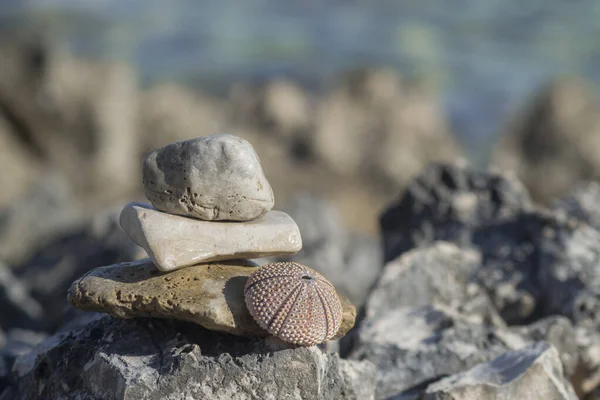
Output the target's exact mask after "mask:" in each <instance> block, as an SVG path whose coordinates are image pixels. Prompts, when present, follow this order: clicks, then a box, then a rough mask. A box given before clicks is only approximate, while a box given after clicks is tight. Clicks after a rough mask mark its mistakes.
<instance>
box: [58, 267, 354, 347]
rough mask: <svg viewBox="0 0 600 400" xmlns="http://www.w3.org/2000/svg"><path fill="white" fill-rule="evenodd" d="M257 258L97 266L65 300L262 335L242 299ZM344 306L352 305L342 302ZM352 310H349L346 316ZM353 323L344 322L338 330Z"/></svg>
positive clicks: (88, 307) (116, 312) (128, 314)
mask: <svg viewBox="0 0 600 400" xmlns="http://www.w3.org/2000/svg"><path fill="white" fill-rule="evenodd" d="M254 266H256V264H254V263H252V262H249V261H243V260H237V261H228V262H222V263H213V264H201V265H196V266H192V267H189V268H182V269H179V270H176V271H173V272H169V273H166V274H165V273H160V272H159V271H158V270H157V269H156V267H155V266H154V264H153V263H152V262H151V261H150V260H141V261H136V262H131V263H123V264H117V265H110V266H106V267H100V268H96V269H95V270H93V271H91V272H90V273H88V274H87V275H85V276H83V277H82V278H80V279H79V280H77V281H75V282H74V283H73V285H72V286H71V288H70V289H69V301H70V302H71V303H72V304H73V305H74V306H75V307H77V308H80V309H83V310H87V311H98V312H107V313H109V314H112V315H113V316H116V317H119V318H133V317H159V318H175V319H180V320H184V321H190V322H194V323H196V324H199V325H202V326H204V327H205V328H208V329H211V330H217V331H222V332H229V333H233V334H238V335H258V336H264V335H266V332H265V331H264V330H262V329H261V328H260V327H259V326H258V324H257V323H256V322H255V321H254V319H253V318H252V316H251V315H250V313H249V312H248V310H247V308H246V305H245V303H244V285H245V283H246V280H247V279H248V276H250V274H252V273H253V272H254V271H255V270H256V268H254ZM345 308H346V309H347V308H352V309H353V308H354V307H353V306H352V305H349V304H348V303H345ZM353 313H354V314H355V311H354V310H347V311H346V312H345V313H344V315H343V317H344V318H349V317H351V316H352V315H353ZM352 326H354V319H353V318H352V321H348V320H345V321H343V322H342V326H341V327H340V331H338V335H339V334H340V333H341V332H342V330H344V331H343V332H344V333H345V332H347V331H348V330H349V329H350V328H352Z"/></svg>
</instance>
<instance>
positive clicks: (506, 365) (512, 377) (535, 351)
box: [423, 342, 577, 400]
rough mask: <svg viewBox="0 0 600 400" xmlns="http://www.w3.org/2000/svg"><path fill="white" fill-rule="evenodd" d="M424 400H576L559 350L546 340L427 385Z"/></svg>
mask: <svg viewBox="0 0 600 400" xmlns="http://www.w3.org/2000/svg"><path fill="white" fill-rule="evenodd" d="M423 398H424V400H438V399H439V400H442V399H444V400H446V399H461V400H512V399H532V400H533V399H540V400H541V399H553V400H576V399H577V396H576V395H575V392H574V391H573V388H572V387H571V384H570V383H569V382H568V381H567V379H565V377H564V376H563V370H562V365H561V363H560V358H559V356H558V351H556V349H555V348H554V347H552V346H550V345H548V344H547V343H545V342H537V343H533V344H531V345H529V346H527V347H525V348H523V349H520V350H515V351H511V352H508V353H505V354H503V355H501V356H500V357H498V358H496V359H494V360H492V361H490V362H487V363H483V364H479V365H477V366H475V367H473V368H472V369H470V370H468V371H466V372H463V373H460V374H456V375H452V376H449V377H447V378H444V379H442V380H440V381H438V382H436V383H434V384H432V385H430V386H429V387H428V388H427V391H426V392H425V395H424V397H423Z"/></svg>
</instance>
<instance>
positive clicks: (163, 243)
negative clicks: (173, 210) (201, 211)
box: [120, 203, 302, 271]
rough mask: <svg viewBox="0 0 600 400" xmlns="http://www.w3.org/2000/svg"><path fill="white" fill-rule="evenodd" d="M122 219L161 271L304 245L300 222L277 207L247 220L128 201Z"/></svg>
mask: <svg viewBox="0 0 600 400" xmlns="http://www.w3.org/2000/svg"><path fill="white" fill-rule="evenodd" d="M120 223H121V227H122V228H123V230H125V232H126V233H127V235H129V237H130V238H131V240H133V241H134V242H135V243H137V244H138V245H139V246H141V247H143V248H144V250H146V253H148V255H149V256H150V258H152V260H153V261H154V263H155V264H156V266H157V267H158V269H159V270H161V271H172V270H175V269H179V268H183V267H188V266H191V265H195V264H198V263H205V262H210V261H222V260H239V259H252V258H260V257H270V256H279V255H292V254H295V253H297V252H298V251H299V250H300V249H301V248H302V238H301V236H300V231H299V230H298V226H297V225H296V223H295V222H294V220H293V219H292V218H291V217H290V216H289V215H287V214H286V213H284V212H281V211H269V212H268V213H267V214H265V215H264V216H262V217H261V218H259V219H255V220H253V221H247V222H214V221H213V222H211V221H201V220H197V219H193V218H188V217H182V216H179V215H172V214H167V213H164V212H161V211H157V210H155V209H153V208H152V207H151V206H149V205H146V204H141V203H130V204H128V205H126V206H125V208H124V209H123V211H122V212H121V217H120Z"/></svg>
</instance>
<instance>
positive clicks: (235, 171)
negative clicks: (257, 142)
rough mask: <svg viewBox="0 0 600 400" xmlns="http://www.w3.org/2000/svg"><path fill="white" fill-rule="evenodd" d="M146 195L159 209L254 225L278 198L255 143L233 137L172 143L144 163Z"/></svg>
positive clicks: (225, 136) (219, 136)
mask: <svg viewBox="0 0 600 400" xmlns="http://www.w3.org/2000/svg"><path fill="white" fill-rule="evenodd" d="M143 184H144V190H145V192H146V197H147V198H148V199H149V200H150V201H151V202H152V205H154V207H156V209H157V210H161V211H166V212H170V213H173V214H179V215H187V216H190V217H195V218H199V219H203V220H208V221H219V220H229V221H250V220H253V219H256V218H259V217H261V216H262V215H264V214H266V213H267V212H268V211H269V210H271V209H272V208H273V205H274V204H275V199H274V197H273V190H272V189H271V185H270V184H269V182H268V181H267V178H266V177H265V175H264V173H263V170H262V167H261V165H260V160H259V158H258V155H257V154H256V152H255V151H254V148H253V147H252V145H251V144H250V143H249V142H248V141H246V140H244V139H242V138H239V137H236V136H233V135H226V134H221V135H211V136H203V137H199V138H195V139H190V140H186V141H181V142H175V143H172V144H169V145H167V146H165V147H162V148H160V149H156V150H154V151H152V152H151V153H150V154H148V156H146V158H145V159H144V165H143Z"/></svg>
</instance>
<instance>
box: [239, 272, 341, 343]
mask: <svg viewBox="0 0 600 400" xmlns="http://www.w3.org/2000/svg"><path fill="white" fill-rule="evenodd" d="M244 296H245V301H246V307H248V310H249V311H250V314H251V315H252V317H254V319H255V320H256V322H258V324H259V325H260V326H261V328H263V329H266V330H267V332H269V333H270V334H271V335H273V336H277V337H279V338H280V339H282V340H284V341H286V342H289V343H294V344H299V345H303V346H314V345H316V344H319V343H323V342H325V341H327V340H329V339H331V338H332V337H334V336H335V334H336V333H337V331H338V329H339V328H340V323H341V321H342V304H341V302H340V298H339V297H338V294H337V292H336V291H335V288H334V287H333V285H332V284H331V283H330V282H329V281H328V280H327V279H325V277H324V276H323V275H321V274H319V273H318V272H317V271H315V270H314V269H312V268H309V267H307V266H304V265H302V264H298V263H295V262H275V263H270V264H266V265H263V266H262V267H260V268H259V269H258V270H257V271H256V272H254V273H253V274H252V275H251V276H250V278H248V281H247V282H246V286H245V288H244Z"/></svg>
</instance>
